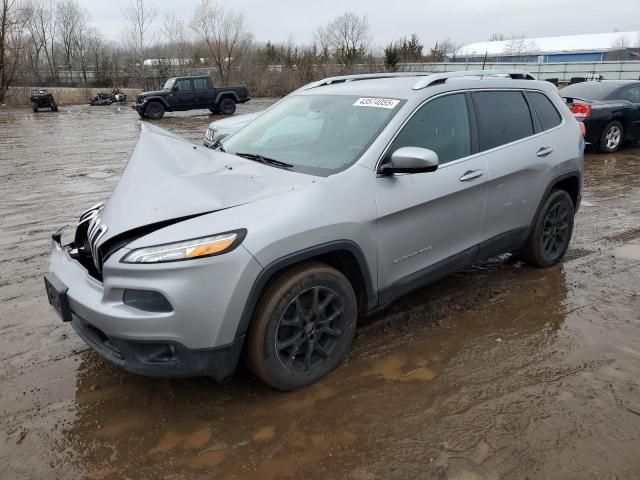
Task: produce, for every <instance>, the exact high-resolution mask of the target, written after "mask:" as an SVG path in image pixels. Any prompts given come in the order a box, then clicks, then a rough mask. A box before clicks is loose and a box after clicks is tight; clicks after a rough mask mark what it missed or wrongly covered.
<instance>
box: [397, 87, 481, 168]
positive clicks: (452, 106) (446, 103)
mask: <svg viewBox="0 0 640 480" xmlns="http://www.w3.org/2000/svg"><path fill="white" fill-rule="evenodd" d="M400 147H422V148H428V149H429V150H433V151H434V152H436V153H437V154H438V160H439V162H440V164H443V163H447V162H451V161H453V160H457V159H459V158H463V157H466V156H468V155H470V154H471V129H470V127H469V111H468V109H467V100H466V97H465V95H464V94H454V95H447V96H444V97H439V98H436V99H435V100H431V101H430V102H427V103H426V104H425V105H424V106H423V107H421V108H420V110H418V111H417V112H416V113H415V115H413V117H411V118H410V119H409V121H408V122H407V124H406V125H405V126H404V127H403V128H402V130H401V131H400V133H399V134H398V136H397V137H396V139H395V140H394V141H393V144H392V145H391V148H390V149H389V155H391V154H392V153H393V152H395V151H396V150H397V149H399V148H400Z"/></svg>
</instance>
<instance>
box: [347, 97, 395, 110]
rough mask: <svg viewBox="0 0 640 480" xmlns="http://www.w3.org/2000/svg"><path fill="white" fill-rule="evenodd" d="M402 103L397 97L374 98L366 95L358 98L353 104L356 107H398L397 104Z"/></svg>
mask: <svg viewBox="0 0 640 480" xmlns="http://www.w3.org/2000/svg"><path fill="white" fill-rule="evenodd" d="M399 103H400V100H396V99H395V98H374V97H365V98H359V99H358V100H356V103H354V104H353V106H354V107H377V108H389V109H391V108H396V105H398V104H399Z"/></svg>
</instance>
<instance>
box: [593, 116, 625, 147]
mask: <svg viewBox="0 0 640 480" xmlns="http://www.w3.org/2000/svg"><path fill="white" fill-rule="evenodd" d="M623 134H624V130H623V128H622V124H621V123H620V122H618V121H617V120H615V121H613V122H610V123H609V124H607V126H606V127H604V130H603V131H602V135H600V144H599V145H598V149H599V150H600V151H601V152H602V153H613V152H616V151H618V149H619V148H620V145H622V136H623Z"/></svg>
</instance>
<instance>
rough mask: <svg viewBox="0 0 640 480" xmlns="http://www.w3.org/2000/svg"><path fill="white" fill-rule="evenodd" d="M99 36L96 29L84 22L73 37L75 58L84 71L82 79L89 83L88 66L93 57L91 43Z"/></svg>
mask: <svg viewBox="0 0 640 480" xmlns="http://www.w3.org/2000/svg"><path fill="white" fill-rule="evenodd" d="M97 34H99V32H98V31H97V29H96V27H94V26H93V25H88V24H87V23H85V22H83V23H81V24H79V25H78V28H76V31H75V33H74V36H73V46H74V58H75V59H76V60H77V62H78V64H79V65H80V69H81V70H82V78H83V79H84V83H85V84H86V83H87V64H88V62H89V58H90V55H91V47H90V45H91V42H92V40H93V38H94V37H95V36H96V35H97Z"/></svg>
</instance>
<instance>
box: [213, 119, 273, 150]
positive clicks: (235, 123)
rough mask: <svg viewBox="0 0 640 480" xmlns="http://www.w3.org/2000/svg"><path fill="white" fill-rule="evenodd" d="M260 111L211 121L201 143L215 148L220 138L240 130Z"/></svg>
mask: <svg viewBox="0 0 640 480" xmlns="http://www.w3.org/2000/svg"><path fill="white" fill-rule="evenodd" d="M261 113H262V111H260V112H254V113H245V114H243V115H234V116H233V117H230V118H222V119H220V120H216V121H215V122H211V123H210V124H209V128H207V131H206V133H205V134H204V140H203V142H202V143H203V144H204V146H205V147H209V148H215V146H216V145H217V144H218V142H219V141H220V140H222V139H223V138H227V137H228V136H229V135H231V134H232V133H235V132H236V131H238V130H240V129H241V128H242V127H244V126H245V125H246V124H247V123H249V122H250V121H252V120H253V119H254V118H256V117H257V116H258V115H260V114H261Z"/></svg>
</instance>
